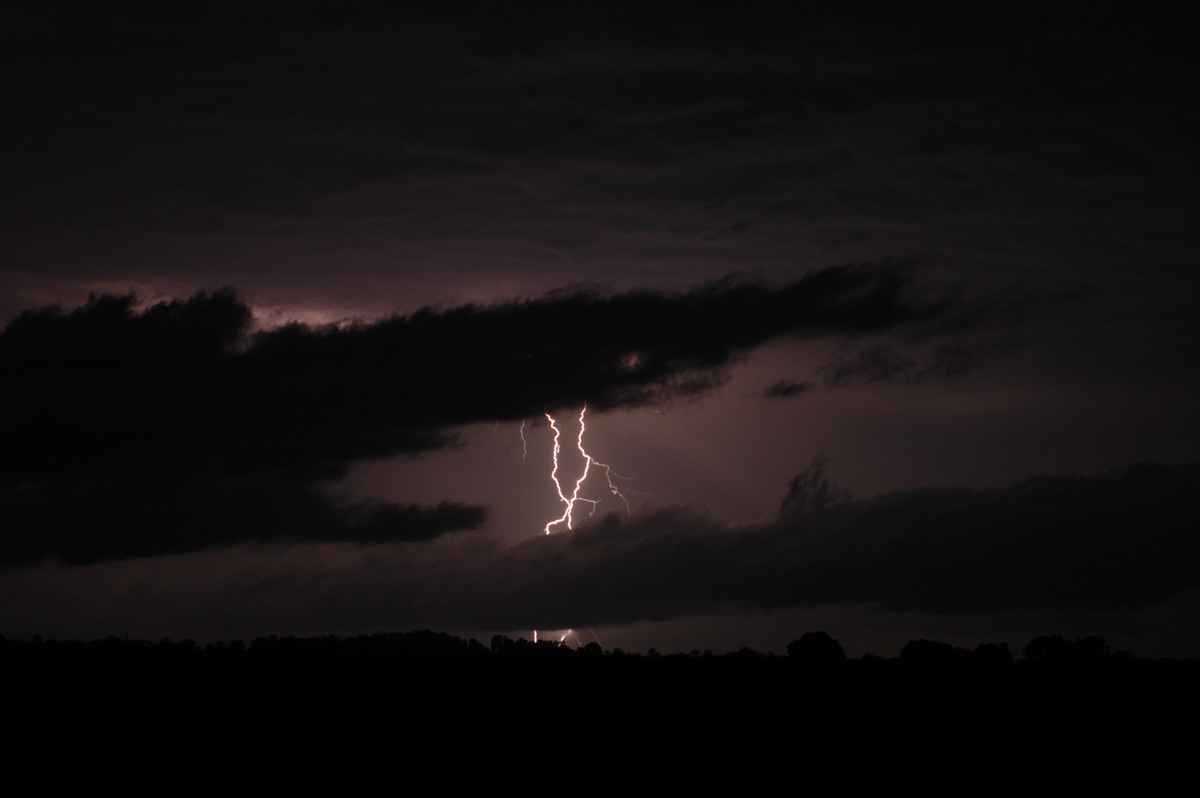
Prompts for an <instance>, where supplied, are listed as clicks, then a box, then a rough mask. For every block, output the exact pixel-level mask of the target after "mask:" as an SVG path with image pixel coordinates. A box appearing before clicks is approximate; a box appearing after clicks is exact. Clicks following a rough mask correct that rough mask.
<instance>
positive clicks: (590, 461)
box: [545, 405, 629, 535]
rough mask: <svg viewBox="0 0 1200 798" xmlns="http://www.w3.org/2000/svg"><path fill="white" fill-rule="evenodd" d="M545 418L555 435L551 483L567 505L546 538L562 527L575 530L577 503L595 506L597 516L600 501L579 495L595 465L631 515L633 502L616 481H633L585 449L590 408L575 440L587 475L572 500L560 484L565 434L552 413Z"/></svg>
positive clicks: (581, 415)
mask: <svg viewBox="0 0 1200 798" xmlns="http://www.w3.org/2000/svg"><path fill="white" fill-rule="evenodd" d="M545 415H546V420H547V421H549V422H550V429H552V430H553V431H554V454H553V466H552V467H551V469H550V481H551V482H553V483H554V489H555V490H556V491H558V499H559V501H561V502H562V503H563V505H564V507H565V509H564V510H563V514H562V515H560V516H559V517H558V518H556V519H554V520H553V521H551V522H549V523H548V524H546V527H545V531H546V534H547V535H549V534H550V530H552V529H554V527H556V526H559V525H560V524H566V525H567V529H573V528H574V513H575V503H576V502H588V503H590V504H591V505H592V512H591V513H589V515H591V514H594V513H595V512H596V505H597V504H599V503H600V500H599V499H588V498H585V497H583V496H580V495H579V491H580V490H582V489H583V483H584V482H585V481H587V478H588V474H589V473H590V472H591V469H592V466H593V465H594V466H596V467H597V468H602V469H604V474H605V478H606V479H607V481H608V490H609V492H610V493H611V494H612V495H613V496H616V497H617V498H619V499H620V500H621V501H622V503H624V505H625V512H626V513H628V512H629V502H628V500H626V498H625V496H624V494H622V493H621V489H620V488H618V487H617V483H616V482H614V481H613V478H614V477H615V478H616V479H629V477H623V476H621V475H620V474H618V473H617V472H615V471H613V470H612V466H609V465H607V464H605V463H601V462H600V461H599V460H597V459H596V458H594V457H592V456H591V455H590V454H588V451H587V449H585V448H583V436H584V434H585V433H586V432H587V423H586V422H585V421H584V418H585V416H586V415H587V405H584V406H583V409H582V410H580V411H579V437H578V438H576V439H575V447H576V448H577V449H579V454H580V455H581V456H582V457H583V473H582V474H580V475H579V479H577V480H575V487H574V489H573V490H572V491H571V495H570V496H568V495H567V493H566V491H564V490H563V486H562V483H561V482H559V480H558V455H559V453H560V452H561V451H562V446H561V444H560V440H561V438H562V432H561V430H559V428H558V422H557V421H556V420H555V418H554V416H552V415H550V414H549V413H546V414H545Z"/></svg>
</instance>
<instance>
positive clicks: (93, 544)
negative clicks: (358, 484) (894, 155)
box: [0, 264, 959, 562]
mask: <svg viewBox="0 0 1200 798" xmlns="http://www.w3.org/2000/svg"><path fill="white" fill-rule="evenodd" d="M958 306H959V301H958V299H957V297H954V296H950V297H948V296H947V295H946V294H944V293H942V294H931V292H929V291H928V290H925V289H922V288H920V287H919V286H917V285H916V284H915V283H914V282H913V280H912V277H911V273H910V271H909V270H908V269H906V268H904V267H901V266H896V265H870V264H860V265H854V266H839V267H832V268H827V269H823V270H820V271H817V272H813V273H811V274H809V275H807V276H805V277H804V278H802V279H800V280H797V281H795V282H793V283H790V284H787V285H783V286H778V287H768V286H764V285H758V284H753V283H747V282H739V281H736V280H732V279H730V280H725V281H721V282H718V283H713V284H710V285H707V286H704V287H702V288H700V289H697V290H694V291H691V292H689V293H684V294H674V295H672V294H663V293H656V292H650V291H642V292H633V293H626V294H617V295H612V296H602V295H600V294H599V293H598V292H596V291H587V290H577V291H571V292H564V293H559V294H554V295H550V296H547V297H545V298H543V299H538V300H530V301H523V302H510V303H506V304H497V305H490V306H463V307H457V308H450V309H446V310H434V309H425V310H422V311H419V312H417V313H414V314H412V315H410V316H394V317H391V318H388V319H383V320H381V321H377V322H373V323H359V324H352V325H348V326H342V327H338V326H327V327H317V328H314V327H309V326H305V325H301V324H289V325H286V326H284V327H282V328H279V329H274V330H269V331H262V332H258V333H255V334H253V335H250V334H249V332H248V331H249V328H250V324H251V321H252V320H251V313H250V311H249V309H248V307H247V306H246V305H245V304H244V303H243V302H242V300H241V299H239V298H238V296H237V295H236V294H235V293H234V292H232V291H231V290H222V291H218V292H216V293H212V294H198V295H196V296H194V297H192V298H191V299H188V300H182V301H172V302H164V303H159V304H155V305H152V306H150V307H148V308H146V309H144V310H139V309H138V307H137V303H136V300H135V299H134V298H133V297H132V296H124V297H113V296H101V297H93V298H92V299H91V300H90V301H89V302H88V304H87V305H85V306H83V307H81V308H77V309H75V310H73V311H70V312H67V313H64V312H62V311H61V310H58V309H56V308H44V309H42V310H38V311H31V312H27V313H25V314H22V315H21V316H20V317H18V318H17V319H16V320H14V321H13V322H12V323H10V324H9V325H8V327H7V328H6V329H5V330H4V332H3V334H0V379H2V380H3V383H4V385H5V415H4V420H3V422H0V424H2V429H3V439H4V441H5V446H4V449H3V453H2V454H0V484H5V485H7V486H9V490H8V492H7V493H6V494H5V496H4V497H3V500H2V501H0V516H2V517H3V518H4V520H5V522H6V526H7V527H8V528H9V529H10V530H11V534H10V535H9V536H8V537H7V538H6V543H5V546H4V551H3V552H0V560H4V561H10V562H13V561H17V562H24V561H28V560H30V559H36V558H37V557H41V556H50V555H54V556H60V557H63V558H64V559H67V560H69V561H89V560H95V559H101V558H103V557H106V556H136V555H149V554H158V553H164V552H175V551H186V550H190V549H192V548H203V547H207V546H213V545H218V544H221V543H228V542H234V541H237V540H273V539H278V538H288V539H297V540H359V541H364V542H365V541H378V540H383V539H395V540H406V539H412V538H414V537H416V538H420V537H423V536H427V535H429V534H434V533H436V532H444V531H448V530H450V529H454V528H468V527H471V526H476V525H478V523H480V521H481V520H482V511H481V510H479V509H478V508H474V509H471V508H464V507H454V508H449V507H446V506H443V507H441V508H438V509H434V510H418V509H417V508H412V507H404V508H400V507H390V506H388V507H385V506H381V507H377V508H374V509H372V510H370V511H369V512H368V511H364V510H363V509H362V508H357V509H347V508H335V507H334V506H332V505H330V504H329V502H328V501H327V500H326V499H324V498H323V497H322V494H321V492H320V481H321V480H322V479H323V478H330V477H336V476H338V475H340V474H342V473H344V472H345V469H346V468H347V466H348V465H349V464H350V463H352V462H354V461H356V460H361V459H364V458H372V457H383V456H389V455H396V454H409V455H413V454H418V453H420V452H424V451H429V450H431V449H436V448H440V447H444V446H447V445H449V444H450V443H452V441H453V429H454V427H456V426H458V425H463V424H468V423H471V422H476V421H481V420H492V419H517V418H524V417H527V416H536V415H537V414H539V413H541V412H543V411H544V410H547V409H550V410H552V409H556V408H559V407H562V406H564V405H579V404H583V403H589V404H590V405H591V406H593V407H594V408H596V409H597V410H605V409H611V408H617V407H635V406H639V405H643V404H646V403H653V402H659V401H664V400H669V399H671V398H673V397H678V396H687V395H694V394H697V393H700V392H703V391H705V390H707V389H709V388H711V387H712V386H714V385H716V384H718V383H719V382H720V381H721V379H722V372H723V369H724V368H725V367H727V366H729V365H730V364H731V363H732V362H733V361H734V360H735V359H736V358H738V357H739V356H740V355H742V354H744V353H745V352H747V351H749V350H751V349H753V348H754V347H756V346H759V345H761V344H763V343H765V342H767V341H769V340H772V339H775V338H779V337H794V338H811V337H820V336H831V335H838V336H854V335H863V334H874V333H882V332H887V331H890V330H895V329H908V330H912V329H915V328H918V327H920V326H921V325H928V324H932V323H936V322H937V321H938V320H939V319H941V318H943V317H945V316H946V315H947V314H951V313H956V312H958ZM239 474H240V475H258V476H257V477H250V476H244V477H242V478H238V479H233V478H231V477H230V475H239ZM244 479H254V480H256V481H255V487H254V489H253V490H252V491H250V490H248V489H247V487H246V485H245V484H244V482H243V480H244ZM203 480H211V481H210V482H209V483H205V485H204V488H203V490H202V491H201V493H203V492H208V494H209V495H211V497H212V505H213V510H212V512H208V511H206V510H204V509H203V507H204V505H203V502H199V501H198V500H197V493H196V491H197V490H200V488H199V487H198V485H200V482H202V481H203ZM198 481H200V482H198ZM110 483H111V484H110ZM250 496H257V497H258V498H256V499H253V500H252V499H250V498H248V497H250ZM185 507H186V508H190V509H189V510H187V511H183V510H181V509H180V508H185ZM39 508H41V509H39ZM89 508H90V509H89ZM304 508H307V510H306V509H304ZM220 513H226V514H227V515H228V516H229V518H228V519H227V520H222V519H221V517H220ZM386 519H392V520H395V521H396V529H395V533H394V535H393V536H392V537H391V538H388V536H386V535H382V534H380V532H379V528H380V527H381V526H382V525H383V524H384V521H385V520H386Z"/></svg>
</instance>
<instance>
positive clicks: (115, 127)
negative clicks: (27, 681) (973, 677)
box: [0, 2, 1200, 656]
mask: <svg viewBox="0 0 1200 798" xmlns="http://www.w3.org/2000/svg"><path fill="white" fill-rule="evenodd" d="M413 5H418V4H394V3H384V2H379V3H356V4H337V3H319V2H298V3H282V2H281V3H234V2H229V3H222V2H208V3H198V4H174V3H172V4H157V3H139V4H135V3H82V2H80V3H74V2H62V3H56V2H46V3H37V4H21V6H20V7H6V8H5V10H4V11H3V12H0V64H2V70H3V71H2V73H0V75H2V77H0V92H2V94H0V97H2V102H3V107H4V109H5V124H4V125H2V126H0V176H2V179H0V185H2V186H3V190H2V191H0V324H2V325H4V327H3V332H2V333H0V411H2V412H0V634H2V635H4V636H7V637H27V636H31V635H34V634H39V635H43V636H45V637H58V638H75V637H79V638H87V639H90V638H95V637H103V636H106V635H129V636H136V637H148V638H152V639H157V638H159V637H163V636H167V637H172V638H183V637H190V638H193V639H198V640H206V641H207V640H227V639H233V638H251V637H254V636H258V635H266V634H294V635H319V634H328V633H335V634H356V633H360V632H371V631H375V630H383V631H393V630H401V631H403V630H408V629H413V628H433V629H436V630H439V631H445V632H450V633H454V634H461V635H464V636H468V635H469V636H476V637H479V638H480V639H484V640H486V639H488V638H489V637H490V636H491V635H492V634H494V633H503V634H507V635H510V636H514V637H516V636H524V637H531V636H532V634H533V630H535V629H536V630H540V632H541V634H542V635H550V634H554V635H562V634H563V633H564V632H565V630H567V629H573V630H575V633H576V634H577V635H578V636H579V639H580V640H581V641H582V642H584V643H586V642H590V641H592V640H599V641H600V642H601V644H602V645H604V646H605V647H612V646H621V647H624V648H631V649H634V650H645V649H647V648H649V647H651V646H653V647H656V648H658V649H660V650H663V651H677V650H678V651H687V650H689V649H699V650H704V649H713V650H717V651H722V650H730V649H734V648H737V647H740V646H751V647H754V648H757V649H759V650H765V651H775V652H782V651H783V649H784V648H785V647H786V645H787V643H788V642H789V641H791V640H794V639H796V638H798V637H799V636H800V635H801V634H802V633H804V632H806V631H810V630H823V631H826V632H828V633H830V634H831V635H833V636H834V637H835V638H837V639H838V640H839V641H841V642H842V644H843V645H844V647H845V648H846V651H847V652H848V653H849V654H851V655H861V654H862V653H865V652H872V653H876V654H881V655H885V656H889V655H894V654H895V653H897V651H898V650H899V648H900V646H901V645H902V644H903V643H904V642H906V641H908V640H911V639H915V638H918V637H928V638H935V639H939V640H945V641H947V642H951V643H954V644H956V645H964V646H969V647H974V645H976V644H978V643H980V642H984V641H994V642H1001V641H1003V642H1009V643H1011V644H1012V645H1013V646H1014V647H1019V646H1021V645H1023V644H1024V643H1025V642H1027V641H1028V640H1030V639H1031V638H1033V637H1035V636H1037V635H1043V634H1063V635H1066V636H1068V637H1082V636H1086V635H1102V636H1105V637H1106V638H1108V640H1109V641H1110V643H1112V644H1113V646H1114V647H1115V648H1125V649H1129V650H1132V651H1133V652H1135V653H1137V654H1142V655H1149V656H1154V655H1175V656H1179V655H1188V656H1200V535H1198V534H1197V531H1198V530H1200V524H1198V523H1197V521H1198V518H1197V512H1196V509H1195V503H1196V497H1197V496H1200V422H1198V421H1197V411H1198V410H1200V402H1198V401H1197V397H1198V396H1200V368H1198V366H1197V352H1200V320H1198V318H1197V316H1196V313H1195V305H1196V298H1197V297H1198V296H1200V262H1198V260H1200V258H1198V255H1200V224H1197V220H1198V219H1200V189H1198V186H1200V147H1198V146H1197V143H1196V142H1197V141H1200V106H1198V104H1197V97H1200V62H1198V59H1197V58H1196V55H1195V48H1194V40H1193V39H1194V36H1193V34H1192V32H1191V31H1192V29H1191V28H1190V27H1189V26H1188V25H1186V24H1184V22H1183V17H1182V16H1178V15H1176V14H1175V13H1174V11H1172V10H1169V8H1170V7H1166V6H1155V7H1153V8H1151V9H1148V10H1147V9H1142V8H1138V9H1133V8H1132V7H1122V8H1116V9H1113V10H1109V9H1107V8H1106V7H1103V6H1101V5H1096V6H1092V5H1084V6H1078V5H1076V6H1071V7H1070V8H1067V7H1066V6H1063V7H1062V8H1061V9H1060V8H1059V7H1058V6H1056V5H1054V4H1029V5H1025V4H1013V3H974V4H961V6H960V4H948V5H947V6H945V7H942V8H938V7H930V8H929V9H927V10H925V11H923V12H922V13H920V14H915V13H913V12H912V11H911V10H910V9H909V8H908V7H903V8H902V7H896V8H894V9H893V10H892V11H890V12H881V11H880V10H879V9H877V8H874V7H873V6H871V5H863V6H856V5H855V4H843V3H838V4H766V3H764V4H759V3H755V2H740V3H736V4H726V5H724V6H717V7H716V8H715V9H713V8H711V7H709V4H702V5H704V6H705V8H704V9H701V8H698V7H696V6H695V4H691V3H638V4H626V5H618V4H582V5H581V4H570V3H566V4H564V3H542V2H449V3H438V4H420V5H423V6H424V5H428V7H426V8H424V9H423V10H422V9H420V8H412V7H410V6H413ZM346 6H351V7H350V8H349V9H348V8H347V7H346ZM585 406H586V408H587V410H586V415H585V416H584V419H585V422H586V425H587V430H586V435H585V437H584V438H583V445H584V448H585V449H586V450H587V452H588V454H590V455H591V456H592V457H593V458H594V459H595V461H596V462H595V463H593V464H592V465H591V470H590V472H589V476H588V480H587V481H586V482H585V483H584V484H583V485H582V486H581V488H580V493H579V495H580V496H581V497H583V498H584V499H587V500H588V501H581V502H577V503H576V504H575V505H574V512H573V517H572V526H573V529H570V530H568V529H566V525H565V524H561V525H558V526H556V527H553V528H552V530H551V532H552V534H549V535H547V534H544V532H543V529H544V527H545V526H546V524H547V523H548V522H550V521H553V520H554V519H556V518H559V517H560V515H561V514H562V513H563V512H564V509H565V505H564V503H563V502H562V501H560V499H559V496H558V493H557V491H556V488H555V485H554V483H553V482H552V480H551V468H552V460H551V458H552V451H553V431H552V428H551V426H550V424H549V422H548V416H549V417H552V418H554V419H555V420H556V423H557V426H558V427H559V428H560V430H561V436H560V445H561V452H560V468H559V472H558V476H559V479H560V482H561V483H562V485H563V487H564V490H565V491H566V492H567V493H568V494H569V493H570V492H571V490H572V487H573V485H574V482H575V480H576V479H577V478H578V476H579V475H580V474H581V473H582V470H583V467H584V465H585V461H584V459H583V457H582V456H581V454H580V452H579V450H578V446H577V441H578V440H579V437H578V436H579V419H580V413H581V411H582V410H583V408H584V407H585ZM599 463H603V464H606V465H607V466H609V467H611V469H612V473H613V477H612V479H613V484H614V485H615V486H616V488H617V489H618V490H619V491H620V492H621V494H622V496H623V498H622V496H617V495H614V494H613V493H612V491H611V490H610V487H609V485H608V484H607V483H606V481H605V474H606V472H605V469H604V468H603V467H601V466H600V465H599Z"/></svg>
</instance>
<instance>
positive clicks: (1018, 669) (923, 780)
mask: <svg viewBox="0 0 1200 798" xmlns="http://www.w3.org/2000/svg"><path fill="white" fill-rule="evenodd" d="M1198 677H1200V663H1198V662H1196V661H1168V660H1148V659H1139V658H1137V657H1132V656H1129V655H1125V654H1115V655H1114V654H1112V653H1110V652H1109V651H1108V648H1107V646H1106V645H1105V644H1104V642H1103V641H1102V640H1099V639H1098V638H1092V639H1090V640H1083V641H1075V642H1074V643H1072V642H1070V641H1065V640H1062V639H1061V638H1039V639H1038V640H1036V641H1033V642H1032V643H1031V644H1030V646H1028V647H1026V649H1025V652H1024V656H1023V657H1021V656H1018V657H1017V658H1015V659H1014V657H1013V656H1012V655H1011V654H1010V653H1009V652H1008V650H1007V649H1006V648H1004V647H1000V646H981V647H980V648H978V649H976V651H974V652H968V651H965V650H962V649H952V648H951V647H949V646H946V645H944V644H940V643H933V642H929V641H916V642H914V643H911V644H909V646H907V647H906V648H905V649H904V651H903V652H902V654H901V656H899V657H897V658H895V659H890V660H889V659H881V658H878V657H872V656H866V657H863V658H861V659H858V660H849V659H846V658H844V656H842V655H841V649H840V648H839V647H837V646H836V643H833V641H831V640H829V639H828V638H827V637H826V636H824V635H820V634H819V633H818V634H815V635H806V636H805V637H803V638H801V639H800V640H797V641H796V642H795V643H793V644H792V645H791V646H790V647H789V655H788V656H769V655H762V654H759V653H757V652H754V651H751V650H748V649H743V650H741V651H738V652H732V653H729V654H725V655H713V654H711V653H709V652H705V653H703V654H701V653H698V652H693V653H692V654H675V655H667V656H659V655H656V654H655V653H654V652H651V653H650V654H626V653H623V652H620V651H619V650H616V651H604V650H602V649H601V648H600V647H599V646H598V645H596V644H592V645H590V646H588V647H586V648H582V649H571V648H567V647H560V646H557V645H554V644H550V643H539V644H532V643H528V642H526V641H523V640H517V641H513V640H510V639H508V638H505V637H500V636H497V637H496V638H495V639H493V640H492V641H491V645H490V646H484V645H482V644H480V643H478V642H476V641H474V640H471V641H463V640H461V639H459V638H457V637H452V636H449V635H443V634H437V633H433V632H412V633H409V634H376V635H371V636H362V637H355V638H336V637H324V638H310V639H298V638H274V637H272V638H259V639H256V640H254V641H253V642H251V643H250V644H248V645H244V644H242V643H233V644H224V643H218V644H210V645H205V646H201V645H197V644H195V643H192V642H190V641H181V642H172V641H163V642H160V643H149V642H141V641H131V640H118V639H113V638H110V639H108V640H103V641H94V642H86V643H85V642H53V641H42V640H36V639H35V640H32V641H11V640H7V641H6V640H3V639H0V710H2V712H0V724H2V725H0V734H2V738H0V742H2V743H3V745H4V750H5V751H7V752H8V754H9V756H10V757H11V761H12V762H19V761H21V759H20V757H21V756H22V754H23V753H24V752H28V753H30V754H36V755H38V756H42V755H47V754H48V755H50V756H51V757H54V758H56V759H57V760H58V761H62V762H63V763H78V762H81V761H88V762H91V763H92V765H89V767H92V766H94V763H96V762H108V763H111V764H112V765H113V766H118V767H119V768H122V769H128V768H133V769H136V768H139V767H143V766H145V765H147V764H148V763H153V765H154V767H166V768H169V769H170V770H171V771H172V772H177V773H180V774H191V775H188V776H186V778H188V779H194V778H201V779H204V778H209V779H212V778H214V777H215V778H216V779H217V780H218V781H219V780H220V778H223V777H231V778H232V777H235V776H236V777H237V778H238V779H239V780H241V781H245V780H246V779H254V778H260V779H261V778H264V774H269V779H268V780H269V781H271V782H275V781H279V783H284V782H290V783H296V782H297V781H299V782H303V781H305V780H306V779H308V778H310V777H311V778H313V779H318V778H323V779H328V778H330V776H331V774H340V775H338V776H337V778H338V779H339V780H340V781H341V782H342V784H343V787H344V788H346V789H349V790H351V791H357V790H354V789H353V788H352V787H351V786H350V785H352V784H353V783H354V781H355V780H356V779H359V778H364V774H376V775H374V776H371V779H375V778H379V777H381V776H382V775H383V774H387V778H389V779H391V780H392V781H390V782H389V788H388V791H389V792H392V791H397V790H400V788H401V787H403V786H408V787H411V786H413V785H414V784H425V785H426V786H427V787H428V786H429V785H430V784H432V782H430V781H429V779H435V780H436V781H437V782H438V783H439V784H441V785H442V786H443V787H445V788H447V789H450V788H451V787H456V788H457V789H465V788H472V789H474V788H478V787H486V786H488V785H492V786H498V785H501V784H505V783H509V782H512V781H514V780H515V781H517V782H522V781H527V780H528V781H529V782H530V783H535V784H550V785H559V786H560V787H561V788H562V789H573V788H575V787H577V786H582V785H591V786H592V787H597V786H599V787H609V788H613V789H624V788H629V789H634V788H637V791H639V792H640V791H641V789H642V788H652V789H664V790H665V789H670V790H674V789H677V788H694V787H705V786H712V785H741V786H743V787H750V786H758V787H764V788H768V789H772V790H780V789H782V790H783V791H786V792H789V793H797V792H809V791H812V790H819V791H820V792H822V793H827V792H830V791H835V790H836V791H838V792H845V791H849V792H854V791H856V790H857V789H858V788H870V789H888V788H896V789H899V788H901V787H905V788H915V789H917V790H919V791H920V792H921V793H922V794H950V793H954V794H980V793H991V792H1012V791H1017V792H1022V793H1025V794H1043V793H1050V792H1053V793H1057V794H1064V793H1065V794H1089V793H1096V792H1123V791H1130V792H1144V791H1147V790H1149V791H1160V792H1164V791H1171V790H1174V789H1177V788H1178V789H1183V788H1184V787H1185V786H1186V785H1187V784H1190V783H1191V782H1190V781H1188V782H1184V781H1182V780H1184V779H1190V777H1192V776H1193V775H1194V773H1195V765H1194V760H1195V758H1196V750H1197V748H1196V743H1197V734H1196V727H1195V724H1196V710H1197V708H1200V701H1198V700H1197V697H1198V692H1200V688H1198ZM414 780H415V781H414ZM457 789H450V791H452V792H457Z"/></svg>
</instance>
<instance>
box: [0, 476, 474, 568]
mask: <svg viewBox="0 0 1200 798" xmlns="http://www.w3.org/2000/svg"><path fill="white" fill-rule="evenodd" d="M483 519H484V514H483V511H482V509H481V508H478V507H468V506H464V505H459V504H452V503H448V502H447V503H442V504H441V505H438V506H436V507H432V508H427V507H417V506H414V505H396V504H388V503H383V502H369V501H360V502H353V503H350V502H338V501H335V500H333V499H331V498H330V497H329V496H327V495H325V493H323V492H322V491H321V490H319V489H318V487H317V486H315V485H312V484H308V483H303V482H300V481H297V480H294V479H279V478H278V476H277V475H273V474H256V475H248V476H246V475H243V476H237V477H224V478H217V477H205V478H201V479H197V480H192V481H188V482H179V483H168V484H141V483H131V482H130V481H127V480H126V481H118V480H112V479H106V480H93V481H88V482H84V483H80V484H74V485H70V486H47V485H39V486H29V485H26V486H18V487H9V488H0V523H2V524H3V526H4V530H5V533H4V543H3V545H2V546H0V565H5V566H15V565H28V564H32V563H36V562H40V561H42V560H45V559H47V558H53V559H57V560H60V561H62V562H63V563H66V564H72V565H77V564H87V563H93V562H101V561H105V560H115V559H124V558H130V557H146V556H153V555H161V554H176V553H187V552H193V551H201V550H204V549H210V548H216V547H219V546H226V545H231V544H234V543H242V542H262V543H267V542H280V543H338V542H352V543H360V544H366V543H410V542H416V541H423V540H429V539H432V538H434V537H437V536H438V535H441V534H444V533H446V532H450V531H454V530H460V529H470V528H472V527H476V526H479V525H480V524H481V523H482V522H483Z"/></svg>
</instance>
